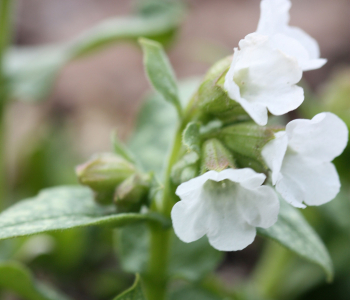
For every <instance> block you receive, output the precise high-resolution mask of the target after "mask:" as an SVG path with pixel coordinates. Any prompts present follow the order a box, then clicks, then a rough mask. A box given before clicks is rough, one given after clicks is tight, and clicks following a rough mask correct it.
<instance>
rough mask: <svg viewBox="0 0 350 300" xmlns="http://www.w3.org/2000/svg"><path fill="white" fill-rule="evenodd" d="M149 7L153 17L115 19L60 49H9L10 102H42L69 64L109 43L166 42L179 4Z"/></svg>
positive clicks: (176, 24)
mask: <svg viewBox="0 0 350 300" xmlns="http://www.w3.org/2000/svg"><path fill="white" fill-rule="evenodd" d="M159 6H160V9H155V8H157V7H156V6H154V5H153V8H152V9H153V13H151V14H150V13H145V12H142V11H141V13H140V14H138V15H135V16H130V17H124V18H122V17H118V18H112V19H109V20H105V21H103V22H102V23H101V24H98V25H96V26H95V27H94V28H91V29H90V30H88V31H87V32H85V33H84V34H82V35H81V36H79V37H78V38H76V39H74V40H72V41H71V42H69V43H65V44H62V45H58V46H56V45H50V46H39V47H23V48H13V49H12V50H11V51H9V53H7V56H6V59H5V66H4V67H5V73H6V75H7V76H8V78H9V84H10V96H11V98H15V99H19V100H23V101H37V100H42V99H44V98H45V97H46V96H47V95H48V94H49V92H50V91H51V89H52V85H53V83H54V81H55V79H56V77H57V75H58V72H59V71H60V69H62V67H63V66H65V65H66V64H67V63H69V62H70V61H72V60H75V59H78V58H81V57H83V56H86V55H89V54H92V53H94V52H96V51H97V50H100V49H102V48H105V47H107V46H109V45H111V44H113V43H117V42H121V41H129V42H130V41H131V42H135V41H136V40H137V39H138V38H139V37H141V36H142V37H149V38H152V39H156V40H159V41H160V42H167V41H168V40H169V39H171V38H172V36H173V33H174V32H175V31H176V29H177V28H178V27H179V25H180V24H181V21H182V17H183V15H184V10H183V7H182V5H180V4H179V3H168V4H167V5H165V4H164V3H163V4H159Z"/></svg>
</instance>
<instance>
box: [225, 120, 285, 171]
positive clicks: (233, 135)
mask: <svg viewBox="0 0 350 300" xmlns="http://www.w3.org/2000/svg"><path fill="white" fill-rule="evenodd" d="M282 129H283V128H271V127H270V128H269V127H261V126H258V125H256V124H255V123H250V122H249V123H241V124H237V125H232V126H228V127H225V128H224V129H223V130H222V131H221V132H220V140H221V141H222V142H223V143H224V144H225V146H226V147H227V148H228V149H230V150H231V151H232V152H233V153H234V157H235V159H236V163H237V165H238V166H239V167H240V168H252V169H253V170H255V171H257V172H266V171H267V166H266V165H265V162H264V160H263V158H262V156H261V150H262V148H263V147H264V146H265V145H266V144H267V143H268V142H269V141H271V140H272V139H273V138H274V133H275V132H277V131H279V130H282Z"/></svg>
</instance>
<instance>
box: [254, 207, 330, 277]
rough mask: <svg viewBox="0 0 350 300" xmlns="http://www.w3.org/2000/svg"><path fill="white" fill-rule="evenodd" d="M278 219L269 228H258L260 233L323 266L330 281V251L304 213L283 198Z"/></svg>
mask: <svg viewBox="0 0 350 300" xmlns="http://www.w3.org/2000/svg"><path fill="white" fill-rule="evenodd" d="M280 202H281V209H280V214H279V218H278V221H277V223H276V224H275V225H273V226H272V227H270V228H268V229H262V228H258V233H259V234H260V235H262V236H265V237H268V238H271V239H273V240H275V241H277V242H278V243H280V244H281V245H282V246H284V247H286V248H287V249H289V250H291V251H293V252H294V253H296V254H298V255H299V256H301V257H303V258H305V259H307V260H309V261H311V262H313V263H315V264H317V265H319V266H321V268H322V269H323V270H324V271H325V273H326V275H327V279H328V280H329V281H331V280H332V278H333V265H332V260H331V258H330V256H329V253H328V251H327V249H326V247H325V245H324V244H323V242H322V240H321V239H320V238H319V237H318V235H317V233H316V232H315V231H314V230H313V229H312V227H311V226H310V225H309V224H308V223H307V222H306V220H305V219H304V217H303V216H302V214H301V213H300V212H299V211H298V210H297V209H295V208H294V207H292V206H291V205H289V204H287V203H286V202H285V201H284V200H281V201H280Z"/></svg>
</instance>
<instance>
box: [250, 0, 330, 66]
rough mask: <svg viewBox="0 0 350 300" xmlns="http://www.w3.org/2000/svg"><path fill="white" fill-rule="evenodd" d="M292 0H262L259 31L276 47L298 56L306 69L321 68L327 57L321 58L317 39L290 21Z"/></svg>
mask: <svg viewBox="0 0 350 300" xmlns="http://www.w3.org/2000/svg"><path fill="white" fill-rule="evenodd" d="M291 5H292V4H291V2H290V0H262V1H261V16H260V21H259V25H258V29H257V32H258V33H260V34H263V35H268V36H269V37H270V38H271V40H272V42H273V44H274V45H275V47H277V48H278V49H280V50H281V51H283V52H284V53H286V54H287V55H289V56H292V57H295V58H297V60H298V62H299V64H300V67H301V68H302V69H303V70H304V71H308V70H314V69H318V68H321V67H322V66H323V65H324V64H325V63H326V62H327V60H326V59H322V58H320V48H319V46H318V44H317V41H316V40H315V39H313V38H312V37H311V36H309V35H308V34H307V33H305V32H304V31H303V30H301V29H300V28H297V27H291V26H289V25H288V23H289V18H290V17H289V10H290V7H291Z"/></svg>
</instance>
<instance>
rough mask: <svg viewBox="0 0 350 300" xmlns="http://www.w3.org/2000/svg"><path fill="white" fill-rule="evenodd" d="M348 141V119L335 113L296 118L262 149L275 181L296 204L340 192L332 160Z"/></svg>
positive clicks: (311, 202) (322, 200)
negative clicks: (346, 123) (342, 118)
mask: <svg viewBox="0 0 350 300" xmlns="http://www.w3.org/2000/svg"><path fill="white" fill-rule="evenodd" d="M347 142H348V129H347V127H346V125H345V123H344V122H343V121H342V120H341V119H340V118H339V117H337V116H336V115H334V114H332V113H321V114H318V115H316V116H315V117H314V118H313V119H312V120H294V121H292V122H290V123H289V124H288V125H287V127H286V131H281V132H278V133H277V134H276V138H275V139H274V140H272V141H270V142H269V143H268V144H266V146H265V147H264V148H263V150H262V156H263V158H264V160H265V162H266V164H267V165H268V167H269V168H270V169H271V171H272V183H273V184H274V185H276V190H277V191H278V192H279V193H280V194H281V195H282V197H283V198H284V199H285V200H286V201H287V202H289V203H290V204H292V205H293V206H295V207H300V208H305V207H306V206H305V205H304V204H303V202H304V203H306V204H307V205H321V204H324V203H327V202H329V201H330V200H332V199H333V198H334V197H335V196H336V195H337V194H338V192H339V189H340V181H339V176H338V173H337V171H336V169H335V167H334V165H333V164H332V163H331V161H332V160H333V159H334V158H335V157H337V156H339V155H340V154H341V153H342V152H343V150H344V148H345V147H346V145H347Z"/></svg>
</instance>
